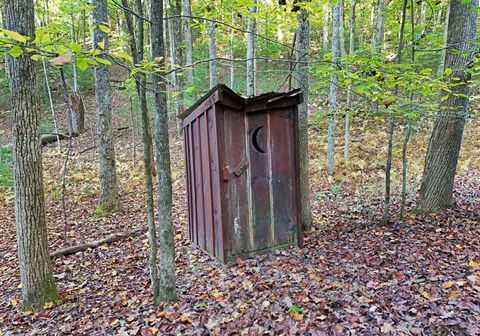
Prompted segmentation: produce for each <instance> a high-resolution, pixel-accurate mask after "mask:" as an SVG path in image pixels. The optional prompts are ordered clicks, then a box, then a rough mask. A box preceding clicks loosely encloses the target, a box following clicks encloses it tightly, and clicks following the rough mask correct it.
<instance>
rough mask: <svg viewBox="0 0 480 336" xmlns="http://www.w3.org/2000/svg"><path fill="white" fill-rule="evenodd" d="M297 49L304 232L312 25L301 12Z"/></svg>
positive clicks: (307, 223) (308, 223)
mask: <svg viewBox="0 0 480 336" xmlns="http://www.w3.org/2000/svg"><path fill="white" fill-rule="evenodd" d="M297 19H298V28H297V32H296V33H297V37H296V42H297V47H296V54H295V60H296V62H297V63H296V72H297V76H296V85H295V86H296V87H297V88H300V89H301V90H302V92H303V103H302V104H300V106H299V107H298V133H299V134H298V142H299V147H300V197H301V200H300V204H301V217H302V224H303V228H304V230H310V228H311V227H312V208H311V205H310V174H309V169H308V94H309V86H308V62H309V52H310V23H309V21H308V12H307V11H306V10H305V9H302V10H300V12H299V14H298V15H297Z"/></svg>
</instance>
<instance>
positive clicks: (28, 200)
mask: <svg viewBox="0 0 480 336" xmlns="http://www.w3.org/2000/svg"><path fill="white" fill-rule="evenodd" d="M3 3H4V20H5V21H4V22H5V28H6V29H8V30H11V31H15V32H18V33H19V34H22V35H24V36H28V37H30V40H33V39H34V38H35V24H34V3H33V1H32V0H5V1H4V2H3ZM30 56H31V55H30V54H29V53H28V51H27V50H26V49H24V52H23V54H22V55H20V56H18V57H16V58H13V57H12V56H10V55H9V54H8V53H7V54H6V63H7V64H6V65H7V74H8V78H9V80H10V90H11V96H12V107H13V158H14V179H15V182H14V189H15V224H16V232H17V245H18V260H19V264H20V280H21V283H22V301H23V307H24V308H30V307H31V308H33V309H35V310H38V309H42V308H43V305H44V304H45V303H46V302H48V301H55V300H58V299H59V296H58V293H57V289H56V287H55V282H54V279H53V275H52V271H51V266H50V253H49V251H48V241H47V239H48V237H47V224H46V220H45V201H44V194H43V169H42V152H41V146H40V137H39V133H38V128H39V116H40V100H39V97H38V96H37V92H38V88H37V86H36V75H35V64H34V63H33V61H32V59H31V58H30Z"/></svg>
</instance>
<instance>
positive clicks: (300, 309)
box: [288, 305, 303, 313]
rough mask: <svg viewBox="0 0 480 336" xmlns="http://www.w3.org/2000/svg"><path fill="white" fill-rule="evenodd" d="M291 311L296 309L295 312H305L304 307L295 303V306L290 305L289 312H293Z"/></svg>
mask: <svg viewBox="0 0 480 336" xmlns="http://www.w3.org/2000/svg"><path fill="white" fill-rule="evenodd" d="M291 311H294V312H295V313H301V312H303V308H302V307H299V306H295V305H293V306H290V307H288V312H291Z"/></svg>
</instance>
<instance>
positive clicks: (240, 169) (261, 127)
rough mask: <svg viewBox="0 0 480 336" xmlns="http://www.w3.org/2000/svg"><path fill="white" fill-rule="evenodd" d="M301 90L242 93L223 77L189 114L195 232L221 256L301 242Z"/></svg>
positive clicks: (200, 243) (198, 242)
mask: <svg viewBox="0 0 480 336" xmlns="http://www.w3.org/2000/svg"><path fill="white" fill-rule="evenodd" d="M301 102H302V94H301V92H299V90H294V91H291V92H288V93H267V94H263V95H261V96H258V97H253V98H242V97H241V96H239V95H237V94H236V93H235V92H233V91H232V90H230V89H229V88H228V87H227V86H225V85H223V84H219V85H217V86H215V87H214V88H213V89H212V90H210V91H209V92H208V93H207V94H206V95H205V96H203V97H202V98H201V99H200V100H199V101H198V102H197V103H195V104H194V105H193V106H192V107H190V108H189V109H188V110H187V111H185V112H184V113H183V114H182V115H180V118H182V119H183V124H182V128H183V130H184V133H183V134H184V141H185V165H186V176H187V178H186V183H187V198H188V221H189V232H190V239H191V240H192V241H193V242H194V243H195V244H196V245H197V246H198V247H200V248H201V249H203V250H205V251H206V252H208V253H209V254H210V255H211V256H213V257H216V258H217V259H219V260H220V261H222V262H223V263H228V262H231V261H235V260H236V259H237V257H248V256H253V255H255V254H257V253H259V252H262V251H266V250H270V249H274V248H278V247H283V246H289V245H292V244H299V243H301V240H302V231H301V228H302V225H301V223H300V220H301V216H300V204H299V202H300V189H299V188H300V185H299V167H298V162H299V161H298V154H299V153H298V150H299V149H298V141H297V132H298V126H297V118H296V113H297V106H298V104H300V103H301Z"/></svg>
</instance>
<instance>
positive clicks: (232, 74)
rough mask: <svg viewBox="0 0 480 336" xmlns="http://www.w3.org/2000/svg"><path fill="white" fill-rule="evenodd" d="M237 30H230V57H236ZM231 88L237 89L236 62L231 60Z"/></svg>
mask: <svg viewBox="0 0 480 336" xmlns="http://www.w3.org/2000/svg"><path fill="white" fill-rule="evenodd" d="M232 26H235V12H233V11H232ZM234 47H235V30H234V29H232V31H231V32H230V40H229V48H230V59H232V60H233V59H234V58H235V49H234ZM229 73H230V88H231V89H232V90H235V88H234V87H235V64H234V62H233V61H231V62H230V68H229Z"/></svg>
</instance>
